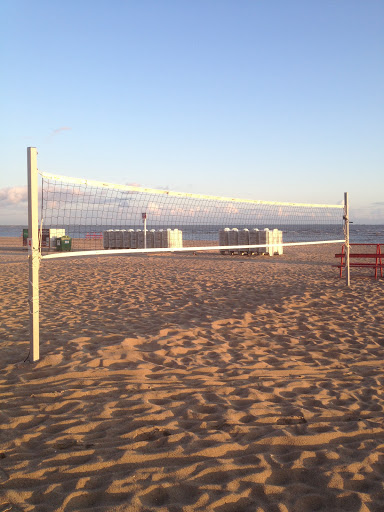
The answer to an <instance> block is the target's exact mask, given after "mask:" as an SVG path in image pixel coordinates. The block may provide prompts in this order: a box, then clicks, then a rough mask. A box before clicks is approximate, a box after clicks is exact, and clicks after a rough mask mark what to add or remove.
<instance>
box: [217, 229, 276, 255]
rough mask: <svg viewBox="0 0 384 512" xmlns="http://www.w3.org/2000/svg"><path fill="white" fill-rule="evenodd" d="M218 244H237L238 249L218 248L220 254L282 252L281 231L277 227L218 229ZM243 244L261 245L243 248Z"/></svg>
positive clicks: (269, 253)
mask: <svg viewBox="0 0 384 512" xmlns="http://www.w3.org/2000/svg"><path fill="white" fill-rule="evenodd" d="M219 245H220V246H223V245H229V246H232V245H238V246H239V248H238V249H229V250H222V249H221V250H220V252H221V254H246V253H247V254H268V255H269V256H273V255H274V254H279V255H280V254H283V232H282V231H280V230H279V229H268V228H265V229H263V230H260V231H259V230H258V229H256V228H255V229H237V228H224V229H221V230H220V231H219ZM245 245H261V247H257V248H253V249H250V248H243V247H242V246H245Z"/></svg>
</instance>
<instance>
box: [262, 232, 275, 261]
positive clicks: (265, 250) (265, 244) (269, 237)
mask: <svg viewBox="0 0 384 512" xmlns="http://www.w3.org/2000/svg"><path fill="white" fill-rule="evenodd" d="M259 237H260V238H259V241H260V245H262V247H260V252H261V253H262V254H269V256H273V232H272V231H270V229H269V228H265V229H263V231H260V232H259Z"/></svg>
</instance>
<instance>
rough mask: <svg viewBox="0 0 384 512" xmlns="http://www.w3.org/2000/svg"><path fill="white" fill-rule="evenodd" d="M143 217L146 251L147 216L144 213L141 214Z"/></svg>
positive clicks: (145, 246)
mask: <svg viewBox="0 0 384 512" xmlns="http://www.w3.org/2000/svg"><path fill="white" fill-rule="evenodd" d="M141 217H142V219H143V222H144V249H146V248H147V214H146V213H145V212H143V213H142V214H141Z"/></svg>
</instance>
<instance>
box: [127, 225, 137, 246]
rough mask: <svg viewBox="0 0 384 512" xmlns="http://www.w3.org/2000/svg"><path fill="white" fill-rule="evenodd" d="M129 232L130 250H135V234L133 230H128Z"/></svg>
mask: <svg viewBox="0 0 384 512" xmlns="http://www.w3.org/2000/svg"><path fill="white" fill-rule="evenodd" d="M129 231H130V232H131V247H130V249H137V233H136V231H135V230H134V229H130V230H129Z"/></svg>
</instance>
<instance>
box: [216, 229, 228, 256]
mask: <svg viewBox="0 0 384 512" xmlns="http://www.w3.org/2000/svg"><path fill="white" fill-rule="evenodd" d="M230 231H231V230H230V228H224V229H220V230H219V246H221V247H222V246H223V245H229V243H228V233H229V232H230ZM227 252H228V251H226V250H225V249H220V253H221V254H225V253H227Z"/></svg>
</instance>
